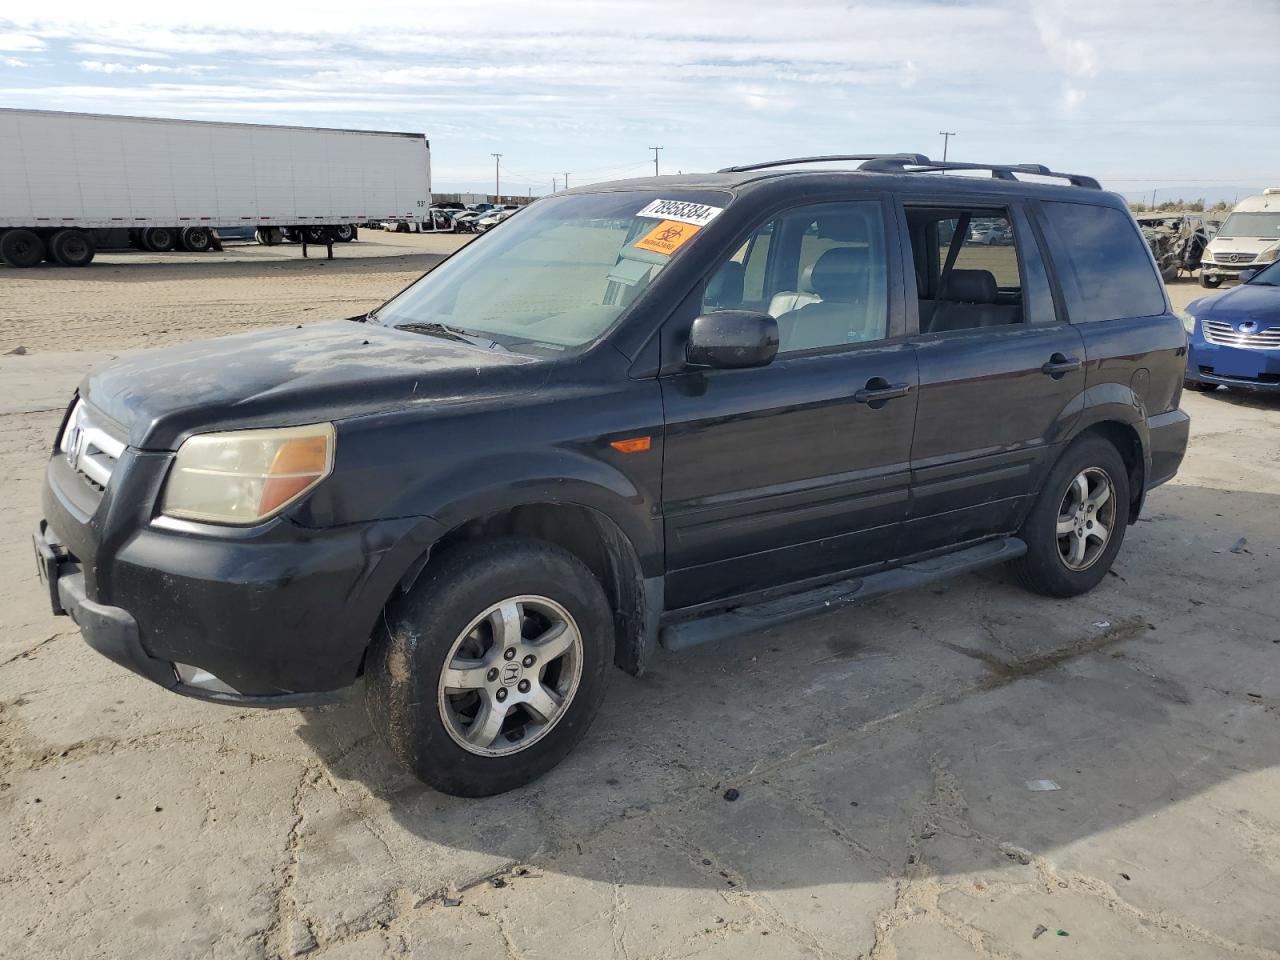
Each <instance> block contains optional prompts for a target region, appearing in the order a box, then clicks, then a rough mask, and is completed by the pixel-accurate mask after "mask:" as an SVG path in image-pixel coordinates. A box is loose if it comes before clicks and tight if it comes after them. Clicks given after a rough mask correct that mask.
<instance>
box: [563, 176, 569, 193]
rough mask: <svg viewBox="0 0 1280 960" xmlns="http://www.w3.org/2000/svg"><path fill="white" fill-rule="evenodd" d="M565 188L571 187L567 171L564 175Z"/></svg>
mask: <svg viewBox="0 0 1280 960" xmlns="http://www.w3.org/2000/svg"><path fill="white" fill-rule="evenodd" d="M564 188H565V189H566V190H568V189H569V174H567V173H566V174H565V175H564Z"/></svg>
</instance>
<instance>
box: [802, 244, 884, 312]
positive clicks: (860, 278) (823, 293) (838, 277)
mask: <svg viewBox="0 0 1280 960" xmlns="http://www.w3.org/2000/svg"><path fill="white" fill-rule="evenodd" d="M870 263H871V258H870V254H869V251H868V250H867V248H866V247H834V248H832V249H831V250H828V251H827V252H826V253H824V254H823V255H822V256H820V257H819V258H818V259H817V262H815V263H814V265H813V266H812V267H811V268H810V270H809V286H810V287H812V288H813V292H814V293H816V294H817V295H818V296H820V297H821V298H822V299H823V300H837V301H844V302H848V301H852V300H854V299H856V298H857V297H858V295H860V294H863V293H865V292H866V285H867V270H868V267H869V266H870Z"/></svg>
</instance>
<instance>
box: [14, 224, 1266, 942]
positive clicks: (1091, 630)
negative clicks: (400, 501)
mask: <svg viewBox="0 0 1280 960" xmlns="http://www.w3.org/2000/svg"><path fill="white" fill-rule="evenodd" d="M442 242H443V241H442V238H432V237H425V238H419V237H406V238H385V239H383V238H379V240H378V243H380V244H382V245H385V246H394V249H393V250H392V251H391V253H392V254H393V255H392V256H385V255H384V256H375V255H374V252H373V251H372V246H370V247H364V248H363V251H357V249H356V248H357V247H360V246H361V245H352V247H351V248H347V249H343V250H341V251H340V257H341V260H340V261H336V262H334V263H323V262H308V263H303V262H301V261H300V260H299V259H298V258H297V256H296V255H295V254H294V253H293V251H289V250H285V251H279V250H274V251H270V252H269V253H270V256H261V255H257V251H250V252H249V253H246V254H244V255H243V256H238V257H237V256H232V257H227V258H224V259H223V260H222V262H199V263H193V262H190V258H188V260H187V261H186V262H176V261H175V262H168V261H159V262H154V261H153V262H148V261H147V259H146V258H144V257H141V256H138V257H131V256H128V255H122V256H119V257H118V258H116V257H113V258H108V259H107V262H106V263H105V264H95V265H94V266H93V267H92V268H90V269H88V270H84V271H69V270H61V269H54V268H41V269H39V270H35V271H30V272H27V273H25V274H21V275H19V274H18V273H17V272H16V271H6V270H3V269H0V342H2V343H3V344H5V345H6V346H5V347H4V350H3V351H0V352H7V351H8V350H10V349H12V348H13V347H16V346H24V347H25V348H26V353H25V354H20V355H15V356H3V357H0V385H2V390H0V393H3V399H4V401H5V406H4V407H3V409H2V410H0V483H2V484H3V490H4V496H3V501H2V502H3V509H0V836H2V838H3V843H2V844H0V904H2V906H0V945H2V946H0V954H3V955H4V956H6V957H13V958H37V957H39V958H42V960H48V958H68V960H70V958H75V960H80V958H96V957H107V958H117V957H130V958H144V957H145V958H152V957H154V958H164V960H178V958H188V957H189V958H206V957H214V958H260V957H293V956H303V955H305V956H308V957H315V958H324V960H357V958H372V957H383V956H406V957H418V958H431V960H436V958H450V960H454V958H456V960H465V958H481V957H486V958H488V957H509V958H522V960H535V958H543V957H546V958H578V957H582V958H593V960H594V958H603V957H610V958H625V960H641V958H671V960H675V958H686V957H698V958H741V957H744V956H750V957H753V958H758V960H769V958H796V957H814V958H854V957H867V958H880V960H894V958H898V960H909V958H918V960H925V958H928V960H938V958H951V957H957V958H969V957H981V958H1022V957H1027V958H1030V957H1035V958H1041V957H1080V958H1089V960H1099V958H1117V960H1119V958H1123V960H1136V958H1152V960H1156V958H1159V960H1169V958H1180V960H1181V958H1191V960H1199V958H1204V960H1210V958H1214V960H1217V958H1224V957H1232V958H1236V957H1239V958H1280V910H1277V909H1276V904H1277V903H1278V902H1280V800H1278V799H1277V798H1278V797H1280V773H1278V771H1277V766H1276V764H1277V756H1280V632H1278V630H1277V626H1276V624H1277V622H1280V592H1278V591H1277V590H1276V588H1275V584H1276V582H1277V579H1280V561H1278V559H1277V558H1280V471H1278V470H1277V466H1278V465H1280V399H1268V398H1260V397H1251V396H1247V395H1238V394H1227V393H1219V394H1214V395H1188V396H1187V397H1186V398H1185V400H1184V406H1185V408H1186V409H1187V410H1188V411H1189V412H1190V413H1191V415H1192V417H1193V439H1192V446H1191V450H1190V452H1189V454H1188V458H1187V461H1186V464H1185V466H1184V468H1183V471H1182V473H1181V474H1180V475H1179V477H1178V478H1177V480H1176V481H1175V482H1173V483H1171V484H1169V485H1167V486H1165V487H1163V488H1161V489H1159V490H1158V491H1156V492H1155V493H1154V494H1153V495H1152V497H1151V499H1150V501H1149V503H1148V506H1147V509H1146V512H1145V515H1144V516H1143V518H1142V520H1141V522H1139V523H1137V524H1136V525H1134V526H1133V527H1132V528H1130V529H1129V531H1128V535H1127V539H1126V542H1125V546H1124V549H1123V551H1122V552H1121V554H1120V556H1119V560H1118V562H1117V564H1116V567H1115V570H1114V575H1113V576H1109V577H1107V578H1106V579H1105V582H1104V583H1103V584H1102V586H1101V587H1099V588H1098V589H1097V590H1096V591H1094V592H1093V593H1092V594H1090V595H1088V596H1086V597H1083V598H1078V599H1076V600H1072V601H1053V600H1046V599H1044V598H1039V597H1033V596H1030V595H1028V594H1026V593H1024V592H1022V591H1020V590H1018V589H1017V588H1016V587H1015V586H1013V585H1012V584H1011V583H1009V582H1007V581H1006V579H1005V577H1004V576H1003V574H1002V573H1001V572H1000V571H995V572H992V573H988V574H984V575H981V576H970V577H966V578H964V579H961V580H957V581H954V582H951V583H949V584H946V585H942V586H937V587H934V588H933V589H927V590H920V591H915V592H911V593H904V594H900V595H897V596H892V597H888V598H885V599H882V600H880V601H878V602H875V603H872V604H869V605H866V606H863V607H859V608H856V609H850V610H845V611H842V612H839V613H833V614H829V615H826V616H824V617H821V618H818V619H814V620H810V621H807V622H804V623H801V624H795V625H791V626H788V627H786V628H784V629H779V630H775V631H772V632H768V633H763V634H758V635H755V636H751V637H747V638H742V639H740V640H738V641H736V642H733V643H721V644H715V645H711V646H707V647H703V648H699V649H695V650H690V651H687V652H684V653H681V654H678V655H676V654H667V653H664V654H661V655H660V656H659V657H658V658H657V662H656V664H655V666H654V669H653V671H652V672H651V673H650V674H649V675H647V676H646V677H645V678H643V679H640V680H635V679H632V678H630V677H627V676H624V675H622V674H619V675H617V677H616V679H615V680H614V684H613V688H612V690H611V692H610V695H609V698H608V699H607V701H606V703H605V706H604V708H603V711H602V712H601V715H600V717H599V719H598V720H597V722H596V724H595V726H594V728H593V729H592V731H591V732H590V734H589V735H588V737H587V739H586V740H585V742H584V743H583V744H581V745H580V746H579V748H578V749H577V750H576V751H575V752H574V753H573V754H572V756H571V757H570V758H569V759H568V760H567V761H566V762H565V763H564V764H563V765H562V766H561V767H560V768H558V769H557V770H556V771H554V772H553V773H552V774H550V775H549V776H547V777H546V778H544V779H543V780H541V781H539V782H538V783H536V784H534V785H532V786H531V787H528V788H526V789H523V790H519V791H516V792H514V793H511V794H508V795H506V796H501V797H496V798H492V799H488V800H480V801H477V800H457V799H453V798H449V797H445V796H441V795H439V794H437V793H434V792H433V791H431V790H430V789H428V788H426V787H424V786H422V785H421V784H419V783H417V782H416V781H414V780H413V779H412V778H410V777H409V776H407V775H406V774H405V773H404V772H403V771H402V770H401V769H400V768H399V767H398V766H397V764H396V763H395V761H394V760H393V758H392V757H391V756H390V755H389V753H388V752H387V750H386V749H384V747H383V746H382V745H381V743H380V742H379V740H378V739H377V737H376V736H375V735H374V733H373V732H372V731H371V729H370V728H369V725H368V721H367V720H366V718H365V715H364V712H363V709H362V707H361V704H360V701H359V697H358V696H353V697H352V698H351V699H350V701H349V702H345V703H341V704H338V705H334V706H329V707H324V708H316V709H308V710H282V711H277V712H255V711H249V710H241V709H234V708H227V707H220V706H215V705H210V704H204V703H199V702H194V701H190V700H185V699H182V698H179V697H176V696H173V695H171V694H168V693H165V692H163V691H161V690H159V689H158V688H155V687H153V686H151V685H149V684H148V683H147V682H145V681H144V680H142V679H140V678H138V677H136V676H134V675H132V674H130V673H128V672H127V671H125V670H124V669H122V668H119V667H117V666H115V665H114V664H112V663H110V662H108V661H106V660H105V659H103V658H101V657H99V656H98V655H97V654H95V653H93V652H92V651H91V650H89V649H88V648H87V647H86V646H85V645H84V643H83V642H82V641H81V640H80V638H79V636H78V634H77V633H76V631H75V629H74V627H73V625H72V624H70V623H69V622H68V621H67V620H66V619H62V618H54V617H52V616H50V614H49V612H48V609H47V601H46V600H44V599H43V597H42V595H41V591H40V589H39V586H38V581H37V579H36V577H35V572H34V565H33V563H32V559H31V548H30V542H29V537H30V531H31V529H32V526H33V524H34V523H35V521H36V519H37V518H38V517H39V490H40V476H41V472H42V469H43V462H44V460H45V457H46V456H47V454H48V450H49V448H50V444H51V443H52V441H53V433H54V430H55V428H56V424H57V422H58V418H59V416H60V413H61V408H62V406H63V404H65V401H66V396H67V395H68V394H69V392H70V390H71V389H72V388H73V386H74V383H75V382H76V379H77V377H78V376H79V371H80V370H82V369H83V368H84V367H85V366H86V365H88V364H89V363H90V362H93V361H95V360H99V359H101V358H102V357H104V356H109V355H111V353H112V352H113V351H118V350H123V349H134V348H139V347H145V346H148V345H150V344H153V343H162V342H174V341H178V340H186V339H191V338H195V337H199V336H205V335H212V334H220V333H228V332H231V331H233V330H239V329H244V328H247V327H253V326H260V325H270V324H280V323H302V322H308V321H310V320H313V319H314V320H319V319H328V318H331V317H335V316H338V317H340V316H348V315H351V314H354V313H358V312H361V311H364V310H367V309H368V308H369V307H371V306H373V305H374V304H376V303H377V302H378V301H379V300H381V299H382V298H384V297H385V296H387V295H389V294H390V293H392V292H394V291H395V290H396V289H398V288H399V287H400V286H401V285H403V284H404V283H405V282H406V281H407V280H409V279H410V278H411V277H412V276H414V275H415V274H416V273H419V272H421V271H422V270H425V269H426V268H427V267H428V266H430V265H431V263H432V262H434V260H435V258H436V257H438V255H440V254H441V253H443V252H446V251H445V250H443V249H439V248H437V246H436V245H438V244H441V243H442ZM384 252H385V251H384ZM1173 293H1174V298H1175V300H1176V301H1177V302H1179V303H1180V304H1181V303H1185V302H1187V301H1188V300H1190V299H1192V298H1194V297H1195V296H1197V295H1199V293H1200V291H1199V288H1198V287H1195V286H1193V285H1191V284H1189V283H1185V282H1184V283H1179V284H1177V285H1175V287H1174V288H1173ZM1233 546H1235V547H1236V550H1234V551H1233V549H1232V548H1233ZM1045 780H1047V781H1053V784H1054V785H1056V787H1057V788H1058V789H1054V790H1037V789H1031V788H1030V787H1029V784H1031V786H1037V785H1039V784H1037V781H1045ZM731 787H732V788H734V789H735V790H737V791H739V798H738V799H737V800H736V801H733V802H730V801H727V800H726V799H725V791H726V790H727V789H728V788H731Z"/></svg>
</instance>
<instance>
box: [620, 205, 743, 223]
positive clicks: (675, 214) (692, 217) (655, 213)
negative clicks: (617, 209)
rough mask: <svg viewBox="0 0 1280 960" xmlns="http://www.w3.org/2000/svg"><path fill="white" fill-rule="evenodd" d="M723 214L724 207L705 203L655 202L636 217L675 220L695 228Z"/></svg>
mask: <svg viewBox="0 0 1280 960" xmlns="http://www.w3.org/2000/svg"><path fill="white" fill-rule="evenodd" d="M723 212H724V207H713V206H710V205H709V204H706V203H690V202H688V201H686V200H655V201H653V203H651V204H649V205H648V206H647V207H645V208H644V209H643V210H641V211H640V212H639V213H637V214H636V216H637V217H651V218H652V219H654V220H676V221H678V222H680V223H691V224H693V225H694V226H695V227H705V226H706V225H707V224H708V223H710V222H711V221H712V220H714V219H715V218H716V217H717V216H719V215H720V214H721V213H723Z"/></svg>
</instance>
